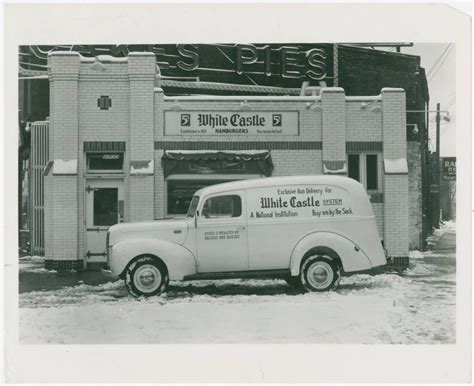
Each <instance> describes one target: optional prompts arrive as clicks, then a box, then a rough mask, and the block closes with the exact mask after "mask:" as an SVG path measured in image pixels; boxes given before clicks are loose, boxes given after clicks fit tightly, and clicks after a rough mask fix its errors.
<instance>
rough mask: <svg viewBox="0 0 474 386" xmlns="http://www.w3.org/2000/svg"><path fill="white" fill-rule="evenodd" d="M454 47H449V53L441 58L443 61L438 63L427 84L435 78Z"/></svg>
mask: <svg viewBox="0 0 474 386" xmlns="http://www.w3.org/2000/svg"><path fill="white" fill-rule="evenodd" d="M453 47H454V44H452V45H451V47H450V48H449V51H448V52H447V53H446V55H445V56H444V57H443V60H442V61H441V62H440V64H439V65H438V68H436V70H435V71H434V72H433V73H432V74H431V76H430V78H429V79H428V82H430V81H432V80H433V78H434V77H435V76H436V74H437V73H438V71H439V70H440V69H441V68H442V67H443V65H444V63H445V62H446V59H447V58H448V57H449V54H450V53H451V51H452V49H453Z"/></svg>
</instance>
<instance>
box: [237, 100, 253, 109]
mask: <svg viewBox="0 0 474 386" xmlns="http://www.w3.org/2000/svg"><path fill="white" fill-rule="evenodd" d="M239 109H240V111H250V110H252V107H250V105H249V104H248V103H247V101H243V102H240V106H239Z"/></svg>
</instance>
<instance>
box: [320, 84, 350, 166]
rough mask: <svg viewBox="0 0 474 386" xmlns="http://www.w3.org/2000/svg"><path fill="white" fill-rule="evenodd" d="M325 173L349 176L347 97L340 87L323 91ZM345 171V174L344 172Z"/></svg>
mask: <svg viewBox="0 0 474 386" xmlns="http://www.w3.org/2000/svg"><path fill="white" fill-rule="evenodd" d="M321 104H322V116H323V119H322V147H323V171H324V173H328V174H347V166H346V113H345V112H346V96H345V93H344V89H342V88H340V87H328V88H324V89H323V90H322V91H321ZM343 170H345V172H344V171H343Z"/></svg>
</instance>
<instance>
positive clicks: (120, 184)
mask: <svg viewBox="0 0 474 386" xmlns="http://www.w3.org/2000/svg"><path fill="white" fill-rule="evenodd" d="M101 181H103V182H105V181H107V182H110V181H115V182H116V183H117V188H118V196H119V197H120V189H122V192H121V193H122V197H123V201H124V204H123V206H124V208H123V210H124V212H125V178H124V176H123V175H108V176H98V175H87V176H86V177H85V178H84V190H83V192H84V196H83V197H84V210H83V213H84V221H83V227H84V228H83V232H84V233H83V234H84V242H83V245H84V253H83V258H84V262H85V263H86V264H87V263H96V261H94V260H95V259H92V261H91V259H90V258H89V257H88V256H87V254H88V252H89V248H88V230H87V229H88V227H87V220H88V217H87V216H88V213H87V211H88V197H87V194H88V193H87V187H88V186H90V185H91V183H92V182H101ZM118 201H120V200H118ZM117 204H118V203H117ZM124 217H125V216H124V214H123V215H122V221H121V222H124ZM119 223H120V221H119ZM104 262H105V260H104Z"/></svg>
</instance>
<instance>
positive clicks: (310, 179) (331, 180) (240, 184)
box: [195, 175, 367, 196]
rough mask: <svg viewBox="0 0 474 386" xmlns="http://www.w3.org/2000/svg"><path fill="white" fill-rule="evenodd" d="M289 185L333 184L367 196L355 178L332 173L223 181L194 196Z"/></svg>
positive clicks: (201, 190)
mask: <svg viewBox="0 0 474 386" xmlns="http://www.w3.org/2000/svg"><path fill="white" fill-rule="evenodd" d="M290 185H333V186H338V187H340V188H342V189H345V190H348V191H351V193H355V194H357V193H359V194H363V195H364V196H367V193H366V191H365V189H364V188H363V186H362V185H361V184H360V183H359V182H357V181H356V180H354V179H352V178H349V177H345V176H333V175H311V176H290V177H267V178H255V179H248V180H239V181H232V182H224V183H222V184H217V185H211V186H207V187H205V188H202V189H199V190H198V191H197V192H196V193H195V195H196V196H206V195H208V194H213V193H219V192H226V191H230V190H237V189H249V188H260V187H269V186H290Z"/></svg>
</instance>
